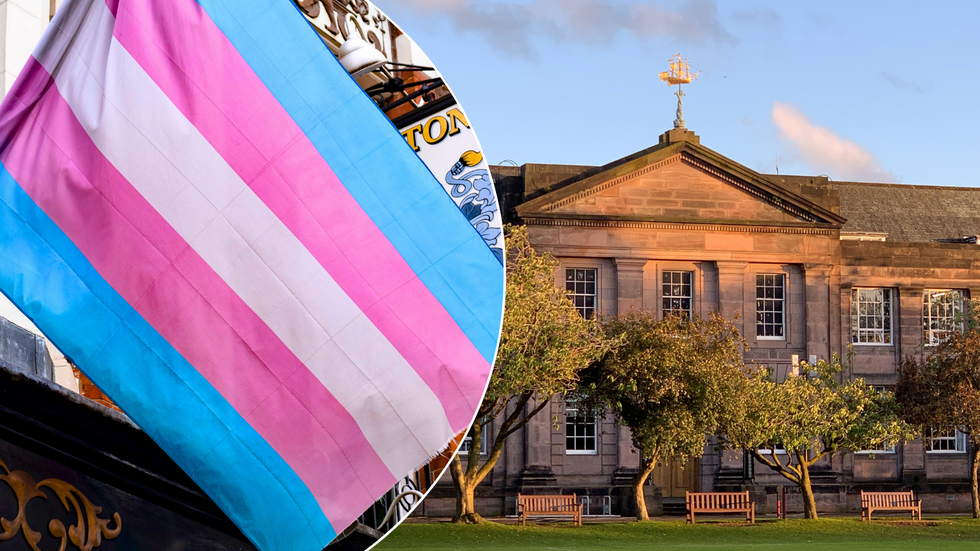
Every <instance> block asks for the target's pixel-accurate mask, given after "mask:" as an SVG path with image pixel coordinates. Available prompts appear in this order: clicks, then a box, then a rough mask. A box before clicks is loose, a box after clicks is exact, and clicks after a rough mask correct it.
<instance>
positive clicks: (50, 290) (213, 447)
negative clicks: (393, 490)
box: [0, 165, 336, 551]
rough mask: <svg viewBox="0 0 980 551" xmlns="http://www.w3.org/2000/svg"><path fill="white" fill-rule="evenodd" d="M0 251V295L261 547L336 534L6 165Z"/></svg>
mask: <svg viewBox="0 0 980 551" xmlns="http://www.w3.org/2000/svg"><path fill="white" fill-rule="evenodd" d="M0 254H2V258H3V262H2V263H0V291H2V292H3V294H5V295H6V296H7V297H9V298H10V299H12V301H13V302H14V303H15V304H19V305H21V306H22V309H23V312H24V314H25V315H27V317H28V318H30V319H31V320H32V321H34V323H35V324H36V325H37V326H38V328H40V329H41V330H42V331H43V332H44V334H45V335H47V336H48V337H50V338H51V340H52V342H54V343H55V344H56V345H57V346H58V347H59V348H60V349H61V350H62V352H64V353H65V355H66V356H68V357H70V358H73V359H74V360H75V364H76V365H77V366H78V367H79V368H81V369H82V371H84V372H85V374H86V375H87V376H88V377H89V378H91V379H92V381H93V382H94V383H95V384H97V385H98V386H99V387H100V388H101V389H102V390H103V391H104V392H105V393H106V394H108V395H109V396H112V399H113V400H114V401H115V403H116V404H117V405H119V407H120V408H122V409H123V410H124V411H126V412H127V413H129V414H131V416H132V417H133V418H135V419H140V421H141V426H142V428H143V430H144V431H146V433H147V434H148V435H149V436H150V437H152V438H153V439H154V440H155V441H156V442H157V443H158V444H160V447H161V448H163V450H164V451H165V452H167V454H168V455H170V457H172V458H173V459H174V461H175V462H176V463H177V464H178V465H180V467H181V468H182V469H184V471H185V472H187V474H188V475H189V476H190V477H191V478H192V479H193V480H194V481H195V482H196V483H197V484H198V485H199V486H200V487H201V489H203V490H204V491H205V492H207V493H208V495H209V496H211V498H212V499H214V501H215V502H216V503H217V504H218V505H219V506H220V507H221V508H222V509H223V510H224V511H225V513H226V514H227V515H228V517H229V518H231V520H232V521H234V522H235V523H236V524H237V525H238V526H239V527H241V528H242V530H243V532H244V533H245V535H246V536H248V537H249V538H250V539H251V540H252V541H253V542H254V543H255V544H256V545H257V546H258V547H260V548H262V549H275V550H297V551H310V550H311V549H322V548H323V547H324V546H326V545H327V544H328V543H329V542H330V541H331V540H332V539H333V538H334V537H336V532H335V531H334V529H333V527H332V526H331V525H330V522H329V521H328V520H327V518H326V517H325V516H324V514H323V511H322V510H321V509H320V506H319V504H318V503H317V502H316V499H315V498H314V497H313V495H312V494H311V493H310V491H309V489H308V488H307V487H306V485H305V484H303V482H302V480H301V479H300V478H299V476H298V475H296V473H295V472H294V471H293V470H292V468H291V467H290V466H289V465H288V464H287V463H286V462H285V461H284V460H283V459H282V458H281V457H280V456H279V454H277V453H276V452H275V451H274V450H273V449H272V447H271V446H269V444H268V443H267V442H266V441H265V440H264V439H263V438H262V437H261V436H259V434H258V433H257V432H256V431H255V430H254V429H252V427H251V426H250V425H249V424H248V423H247V422H246V421H245V420H244V419H243V418H242V417H241V416H240V415H239V414H238V412H236V411H235V409H234V408H233V407H232V406H231V405H230V404H229V403H228V402H227V401H226V400H225V399H224V397H223V396H222V395H221V394H220V393H219V392H218V391H217V390H215V388H214V387H213V386H211V384H210V383H208V382H207V380H205V379H204V377H203V376H201V375H200V374H199V373H198V372H197V371H196V370H195V369H194V368H193V367H192V366H191V365H190V364H189V363H188V362H187V361H186V360H185V359H184V358H183V357H182V356H181V355H180V353H178V352H177V351H176V350H175V349H174V348H173V347H172V346H171V345H170V344H169V343H168V342H167V341H166V339H164V338H163V337H162V336H161V335H160V334H159V333H158V332H157V331H156V330H155V329H153V327H152V326H151V325H150V324H149V323H147V322H146V320H144V319H143V317H142V316H140V314H139V313H138V312H136V310H134V309H133V308H132V307H131V306H130V305H129V303H127V302H126V300H125V299H123V298H122V297H121V296H120V295H119V294H118V293H117V292H116V291H115V289H113V288H112V286H111V285H109V283H108V282H106V281H105V279H103V278H102V277H101V276H100V275H99V274H98V272H96V270H95V268H94V267H93V266H92V265H91V264H90V263H89V262H88V260H86V258H85V256H84V255H83V254H82V252H81V251H80V250H79V249H78V248H77V247H76V246H75V245H74V243H72V241H71V240H70V239H69V238H68V237H67V236H66V235H65V234H64V233H63V232H62V231H61V230H60V229H59V228H58V226H57V225H56V224H55V223H54V221H52V220H51V219H50V218H49V217H48V216H47V215H46V214H45V213H44V211H42V210H41V209H40V208H39V207H38V206H37V204H36V203H34V201H33V200H32V199H31V198H30V197H29V196H28V195H27V194H26V193H25V192H24V190H23V189H22V188H21V187H20V186H19V185H18V184H17V182H16V181H15V180H14V179H13V177H12V176H11V175H10V173H9V172H7V170H6V168H4V167H3V166H2V165H0ZM304 518H305V519H306V521H305V522H304V521H303V519H304Z"/></svg>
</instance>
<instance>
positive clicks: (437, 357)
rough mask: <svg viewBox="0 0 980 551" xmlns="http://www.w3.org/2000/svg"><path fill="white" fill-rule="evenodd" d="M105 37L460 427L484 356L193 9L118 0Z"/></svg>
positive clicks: (479, 388)
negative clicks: (226, 165) (137, 67)
mask: <svg viewBox="0 0 980 551" xmlns="http://www.w3.org/2000/svg"><path fill="white" fill-rule="evenodd" d="M160 21H167V23H166V24H163V25H161V24H159V22H160ZM114 36H115V37H116V38H117V40H119V42H120V43H121V44H122V45H123V46H124V47H125V48H126V50H127V51H128V52H129V53H130V55H132V56H133V57H134V58H135V59H136V60H137V62H138V63H139V64H140V66H141V67H142V68H143V69H144V70H145V71H146V72H147V73H148V74H149V75H150V77H151V78H153V80H154V82H156V84H157V85H158V86H160V88H161V89H162V90H163V91H164V92H165V93H166V94H167V96H168V97H169V98H170V99H171V100H172V101H173V102H174V104H175V105H176V106H177V107H178V109H180V111H181V112H182V113H183V114H184V115H185V116H186V117H187V118H188V120H190V121H191V122H192V123H193V124H194V126H195V127H197V129H198V130H199V131H200V132H201V133H202V134H203V135H204V136H205V138H206V139H207V140H208V141H209V142H210V143H211V145H212V146H213V147H214V148H215V149H216V150H217V151H218V152H219V153H220V154H221V155H222V157H224V158H225V160H226V161H227V162H228V163H229V165H230V166H231V167H232V168H233V169H234V170H235V171H236V172H237V173H238V175H239V176H240V177H241V178H242V180H244V181H245V182H246V183H248V185H249V187H251V188H252V189H253V191H254V192H255V193H256V195H257V196H258V197H259V198H260V199H261V200H262V201H263V202H264V203H265V204H266V205H267V206H268V208H269V209H270V210H271V211H272V212H273V213H275V215H276V216H277V217H278V218H279V219H280V220H282V222H283V223H284V224H286V226H287V227H288V228H289V230H290V231H291V232H292V233H293V234H294V235H295V236H296V237H297V238H298V239H299V240H300V242H301V243H302V244H303V245H304V246H305V247H307V249H308V250H309V251H310V252H311V253H312V254H313V255H314V257H315V258H316V259H317V261H318V262H320V264H321V265H322V266H323V267H324V269H326V270H327V272H328V273H329V274H330V275H331V277H333V278H334V280H335V281H336V282H337V283H338V285H340V287H341V288H342V289H343V290H344V292H345V293H347V295H348V296H350V297H351V298H352V299H353V300H354V302H355V304H357V306H358V307H359V308H360V309H361V310H362V311H364V312H365V314H366V315H367V316H368V317H369V319H370V320H371V322H372V323H374V324H375V326H376V327H378V329H379V330H381V332H382V333H383V334H384V335H385V337H386V338H387V339H388V340H389V342H391V343H392V345H393V346H394V347H395V348H396V349H397V350H398V352H399V353H400V354H402V356H403V357H404V358H405V359H406V360H407V361H408V362H409V363H410V364H411V365H412V367H413V368H414V369H415V371H416V372H417V373H418V374H419V376H420V377H421V378H422V379H423V380H424V381H425V382H426V384H427V385H428V386H429V387H430V388H431V389H432V391H433V392H434V393H435V394H436V396H437V397H438V398H439V400H440V403H441V404H442V405H443V408H444V409H445V410H446V414H447V416H448V419H449V422H450V425H451V426H452V428H453V429H454V430H456V431H459V430H462V429H464V428H466V426H467V425H468V424H469V423H470V421H471V419H472V411H473V410H474V409H475V408H476V407H477V405H478V404H479V402H480V400H481V398H482V394H483V389H484V386H485V384H486V380H487V377H488V375H489V373H490V365H489V362H487V361H486V359H485V358H484V357H483V356H482V355H481V354H480V353H479V351H478V350H477V349H476V347H475V346H473V344H472V343H471V342H470V341H469V339H468V338H467V337H466V335H465V334H464V333H463V331H462V330H461V329H460V328H459V326H458V325H457V324H456V322H455V320H454V319H453V318H452V317H451V316H450V315H449V313H448V312H447V311H446V309H445V308H444V307H443V306H442V304H441V303H439V301H438V300H437V299H436V298H435V297H434V296H433V295H432V293H431V292H430V291H429V290H428V289H427V288H426V287H425V286H424V285H423V284H421V282H419V281H418V277H417V275H416V274H415V273H414V271H412V269H411V268H410V267H409V266H408V264H407V263H406V262H405V260H404V259H403V258H402V257H401V255H400V254H399V253H398V251H397V250H396V249H395V248H394V246H393V245H392V244H391V243H390V242H389V241H388V239H387V238H386V237H385V235H384V234H383V233H382V232H381V230H380V229H379V228H378V227H377V225H376V224H375V223H374V221H373V220H371V218H370V217H368V215H367V214H366V213H365V212H364V210H363V209H362V208H361V207H360V205H359V204H358V203H357V202H356V201H355V200H354V198H353V197H352V196H351V195H350V193H349V192H348V191H347V189H346V188H345V187H344V186H343V184H342V183H341V182H340V180H339V179H338V178H337V177H336V175H335V174H334V173H333V171H332V170H331V168H330V166H329V165H327V163H326V161H324V159H323V157H322V156H321V155H320V154H319V152H317V151H316V149H315V147H314V146H313V144H312V143H311V142H310V140H309V139H308V138H307V137H306V135H305V134H303V132H302V131H301V130H300V129H299V127H298V126H297V125H296V123H295V122H294V121H293V120H292V118H290V116H289V115H288V113H286V111H285V109H283V107H282V106H281V105H280V104H279V102H278V101H277V100H276V99H275V97H274V96H273V95H272V94H271V92H269V90H268V89H267V88H266V87H265V85H264V84H263V83H262V81H261V80H260V79H259V78H258V76H256V75H255V73H254V71H252V69H251V67H250V66H249V65H248V64H247V63H246V62H245V61H244V59H242V57H241V55H240V54H239V53H238V52H237V50H235V48H234V46H232V44H231V43H230V42H229V41H228V40H227V38H226V37H225V36H224V34H223V33H221V31H220V30H219V29H218V28H217V27H216V26H215V25H214V23H213V22H212V21H211V20H210V18H209V17H208V16H207V14H206V13H204V11H203V10H202V9H201V7H200V6H199V5H198V4H197V3H196V2H194V1H193V0H178V1H174V2H153V1H152V0H126V1H125V2H123V4H122V5H121V6H120V8H119V10H118V13H117V21H116V27H115V31H114ZM202 51H203V52H208V55H207V56H201V55H200V52H202ZM297 55H302V53H297ZM214 67H222V70H221V71H215V70H214ZM324 93H329V91H324ZM366 251H370V253H369V254H368V253H366ZM378 301H382V302H383V303H385V304H386V305H387V308H374V307H373V306H375V305H376V303H378ZM446 343H463V344H462V345H457V344H451V345H447V344H446Z"/></svg>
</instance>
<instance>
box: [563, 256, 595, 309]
mask: <svg viewBox="0 0 980 551" xmlns="http://www.w3.org/2000/svg"><path fill="white" fill-rule="evenodd" d="M564 269H565V277H564V278H563V281H564V283H565V295H566V296H567V297H568V298H569V300H571V301H572V304H573V305H574V307H575V309H576V310H577V311H578V313H579V314H580V315H581V316H582V317H583V318H585V319H593V318H595V316H596V315H597V314H598V313H599V268H597V267H586V266H565V267H564ZM579 270H582V271H584V272H585V274H584V275H583V277H584V279H583V280H582V281H579V280H578V273H577V272H578V271H579ZM569 272H576V274H575V277H574V278H573V279H572V280H569V279H568V275H569ZM589 272H593V274H594V279H593V281H591V282H590V281H589V280H588V275H589ZM579 283H581V284H582V285H583V289H584V292H583V293H578V292H577V290H576V289H571V290H570V289H569V288H568V286H569V285H573V286H574V285H577V284H579ZM590 283H591V284H592V285H593V292H592V293H589V292H588V286H589V284H590ZM576 297H583V303H584V305H583V306H579V305H578V304H577V303H576V301H575V299H576ZM590 297H591V298H592V307H591V315H590V316H589V315H586V313H587V311H588V310H589V309H590V307H589V306H588V305H587V304H588V299H589V298H590Z"/></svg>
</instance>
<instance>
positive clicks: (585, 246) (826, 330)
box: [425, 129, 980, 515]
mask: <svg viewBox="0 0 980 551" xmlns="http://www.w3.org/2000/svg"><path fill="white" fill-rule="evenodd" d="M495 177H496V178H495V179H496V182H497V186H498V194H499V196H500V197H501V199H502V201H503V202H504V205H505V207H509V208H508V214H509V215H510V216H511V222H512V223H523V224H526V225H527V227H528V230H529V233H530V237H531V240H532V243H533V244H534V245H535V247H536V248H537V249H538V250H539V251H547V252H550V253H551V254H552V255H554V256H555V257H556V258H557V259H558V260H559V263H560V266H559V269H558V272H557V273H556V275H555V276H556V280H555V283H556V285H559V286H560V287H563V288H565V289H567V290H568V291H569V294H570V296H571V297H572V298H573V300H574V301H575V304H576V306H577V307H578V308H579V309H580V311H581V312H582V313H583V315H591V314H592V313H593V312H598V313H601V314H605V315H609V314H615V313H618V312H626V311H628V310H629V309H630V308H634V309H645V310H654V311H656V312H657V314H658V315H662V314H663V313H664V312H667V311H678V310H680V311H683V312H687V313H696V314H700V315H706V314H707V313H708V312H711V311H717V312H720V313H721V314H722V315H724V316H725V317H726V318H728V319H730V320H734V319H736V316H737V321H736V322H735V323H736V324H737V325H738V326H739V328H740V329H741V331H742V334H743V335H744V337H745V338H746V340H747V341H748V345H749V348H750V350H749V351H748V352H747V353H746V359H747V360H750V361H754V362H755V363H757V364H760V365H764V366H768V367H771V368H773V369H774V370H775V373H776V375H777V377H779V378H784V377H785V376H786V374H787V372H788V371H789V370H790V369H792V366H793V364H794V363H795V362H798V361H800V360H803V361H810V362H815V361H816V360H817V359H826V358H829V357H830V356H831V354H833V353H840V354H842V355H846V347H847V346H848V345H852V346H853V351H854V357H853V360H852V367H853V374H854V376H856V377H862V378H864V379H865V380H866V381H867V382H869V383H870V384H873V385H876V386H880V387H884V388H885V389H888V388H892V387H893V386H894V385H895V383H896V381H897V377H898V375H897V371H898V366H899V364H900V362H901V360H902V358H904V357H905V356H908V355H912V354H916V353H919V352H921V351H922V350H923V347H924V346H928V345H929V342H930V341H933V342H934V341H935V339H937V338H940V337H941V335H942V332H943V331H948V330H949V329H950V328H951V327H953V324H954V318H955V316H956V315H957V314H958V313H959V312H961V311H962V309H963V306H964V301H965V300H967V299H968V297H969V296H970V295H971V294H972V293H973V292H980V247H978V245H977V237H976V236H977V235H978V234H980V189H976V188H959V187H934V186H911V185H893V184H869V183H855V182H836V181H831V180H829V179H828V178H827V177H816V176H813V177H811V176H778V175H776V176H774V175H768V174H760V173H758V172H756V171H754V170H752V169H749V168H747V167H745V166H743V165H741V164H739V163H737V162H735V161H733V160H731V159H728V158H726V157H724V156H722V155H720V154H719V153H716V152H715V151H712V150H711V149H708V148H707V147H705V146H703V145H701V143H700V140H699V138H698V136H697V135H695V134H694V133H693V132H690V131H687V130H683V129H680V130H678V129H675V130H671V131H669V132H667V133H665V134H664V135H662V136H661V137H660V143H658V144H657V145H656V146H654V147H651V148H649V149H646V150H643V151H640V152H638V153H635V154H633V155H630V156H628V157H625V158H622V159H619V160H617V161H614V162H612V163H610V164H608V165H605V166H602V167H586V166H567V165H534V164H528V165H524V166H521V167H497V168H496V174H495ZM933 436H934V437H933V438H928V439H925V440H924V441H923V440H921V439H920V440H918V441H915V442H912V443H908V444H905V445H901V446H898V447H896V448H895V449H889V450H877V451H875V452H874V453H870V452H866V453H854V454H848V455H845V456H843V457H834V458H832V459H825V460H823V461H822V462H821V463H818V464H817V465H816V466H815V467H814V469H813V476H814V489H815V492H816V494H817V502H818V509H819V510H821V511H825V512H831V511H837V512H840V511H853V510H857V509H859V498H858V494H859V490H861V489H880V490H888V489H895V490H897V489H909V488H911V489H914V490H916V492H917V493H918V494H919V495H920V497H921V498H922V499H923V502H924V507H925V508H926V509H927V510H932V511H951V510H969V506H970V501H969V469H968V464H969V462H968V455H967V452H968V450H967V443H966V439H965V438H964V437H963V435H961V434H959V433H958V432H957V431H955V429H951V428H947V427H936V431H935V432H934V433H933ZM705 451H706V453H705V455H704V457H702V458H701V459H700V460H699V461H691V462H688V463H687V464H686V465H682V464H680V463H679V462H676V461H674V462H671V461H665V462H663V464H661V466H660V467H658V468H657V470H656V471H655V472H654V474H653V476H652V477H651V478H652V485H651V488H650V489H649V491H650V493H651V494H652V496H651V497H652V498H653V499H652V500H651V501H652V503H653V506H652V510H651V513H654V514H656V513H657V512H659V510H660V508H661V507H667V508H670V507H671V506H677V502H678V500H679V501H680V502H681V507H682V506H683V505H682V502H683V496H684V492H685V491H686V490H700V491H712V490H722V489H729V490H731V489H749V490H751V491H752V492H753V494H754V495H755V498H756V499H757V501H759V504H760V506H761V508H762V510H767V509H768V510H769V511H773V510H774V509H775V500H776V490H777V487H778V486H779V485H782V484H784V483H786V481H785V480H784V479H782V478H781V477H779V476H778V475H776V474H775V473H773V472H772V471H770V470H769V469H768V468H766V467H764V466H762V465H761V464H754V462H753V461H748V460H745V458H743V457H742V454H741V453H740V452H719V451H717V450H716V449H714V448H713V447H712V446H708V448H707V449H706V450H705ZM777 453H778V452H777ZM637 466H638V456H637V454H636V452H635V450H633V449H632V447H631V444H630V438H629V432H628V430H627V429H625V428H624V427H619V426H617V424H616V423H615V422H614V421H613V420H612V419H609V418H607V419H599V420H595V419H590V418H587V417H585V416H583V415H580V414H578V412H577V411H576V410H575V409H574V404H565V403H563V402H562V401H560V400H555V401H554V402H553V403H552V404H551V409H550V411H549V410H546V412H543V413H542V414H540V415H539V416H537V417H536V418H534V419H533V420H532V421H531V422H530V424H529V425H528V426H527V427H526V428H525V430H523V431H522V432H521V433H518V434H515V435H513V436H512V437H511V439H509V440H508V441H507V444H506V448H505V453H504V454H503V457H502V458H501V459H500V462H499V464H498V465H497V467H496V469H495V470H494V472H493V473H492V475H491V476H490V477H489V478H488V480H487V481H486V482H485V483H484V486H483V487H481V488H480V491H479V492H478V494H477V495H478V504H477V509H478V510H480V511H483V512H485V513H487V514H513V512H514V507H515V497H516V494H517V493H518V492H525V493H532V492H539V493H573V492H575V493H578V494H579V495H580V496H581V495H586V496H588V500H587V501H588V505H589V512H590V513H591V514H603V513H606V514H632V511H630V510H629V508H630V506H631V504H630V500H629V499H624V497H625V496H626V495H628V488H627V485H628V484H629V479H630V478H631V477H632V476H633V474H634V473H635V472H636V469H637ZM452 495H453V494H452V489H451V486H450V485H449V484H448V481H446V483H443V488H442V489H441V490H440V491H439V492H438V493H437V494H436V495H433V496H430V498H429V499H427V500H426V502H425V507H426V513H427V514H430V515H437V514H446V513H451V508H452V506H453V502H452V499H451V496H452ZM789 499H790V504H789V510H790V512H792V511H793V509H794V503H793V502H794V499H795V500H796V504H795V508H796V509H797V510H801V509H802V502H801V501H799V497H798V496H796V497H794V496H793V494H792V493H791V494H790V498H789Z"/></svg>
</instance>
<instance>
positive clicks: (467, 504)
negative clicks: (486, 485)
mask: <svg viewBox="0 0 980 551" xmlns="http://www.w3.org/2000/svg"><path fill="white" fill-rule="evenodd" d="M449 469H450V472H451V473H452V475H453V486H454V487H455V488H456V515H455V516H453V522H454V523H457V524H480V523H482V522H483V517H481V516H480V514H479V513H477V512H476V507H475V501H476V500H475V493H476V485H475V484H470V483H469V481H468V480H467V476H466V474H465V473H464V472H463V466H462V464H461V463H460V461H459V456H458V455H457V456H456V457H454V458H453V462H452V463H451V464H450V465H449Z"/></svg>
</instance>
